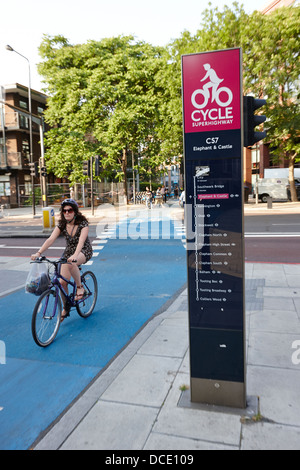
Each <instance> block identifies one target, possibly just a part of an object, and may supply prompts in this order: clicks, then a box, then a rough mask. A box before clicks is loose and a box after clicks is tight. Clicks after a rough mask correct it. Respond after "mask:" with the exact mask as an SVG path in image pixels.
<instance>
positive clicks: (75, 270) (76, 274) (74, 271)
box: [68, 253, 86, 300]
mask: <svg viewBox="0 0 300 470" xmlns="http://www.w3.org/2000/svg"><path fill="white" fill-rule="evenodd" d="M85 262H86V257H85V255H84V254H83V253H80V254H79V256H78V258H77V262H76V263H72V265H68V266H69V267H70V272H71V276H72V277H73V279H74V282H75V284H76V286H77V294H76V297H75V300H80V298H82V297H83V295H84V288H83V287H79V286H81V273H80V270H79V267H78V266H81V265H82V264H84V263H85Z"/></svg>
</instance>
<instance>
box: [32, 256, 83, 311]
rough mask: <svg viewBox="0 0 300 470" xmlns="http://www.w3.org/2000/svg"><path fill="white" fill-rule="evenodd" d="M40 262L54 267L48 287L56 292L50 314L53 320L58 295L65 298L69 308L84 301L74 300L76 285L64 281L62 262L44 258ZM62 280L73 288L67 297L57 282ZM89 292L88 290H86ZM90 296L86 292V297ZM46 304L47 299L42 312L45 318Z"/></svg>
mask: <svg viewBox="0 0 300 470" xmlns="http://www.w3.org/2000/svg"><path fill="white" fill-rule="evenodd" d="M40 259H41V260H42V261H47V262H48V263H50V264H52V265H53V266H54V267H55V272H54V277H53V279H52V281H51V285H50V289H51V288H53V287H54V288H55V292H56V298H55V303H54V307H53V313H52V318H54V316H55V313H56V310H57V303H58V296H59V293H61V294H62V295H64V296H65V298H66V302H67V303H68V304H69V305H70V306H71V307H75V306H76V304H77V303H80V302H82V301H83V300H84V299H82V300H79V301H77V300H74V299H75V294H76V290H77V286H76V283H75V282H73V281H71V280H68V279H66V278H65V277H64V276H63V275H62V274H61V272H60V271H61V266H62V264H66V263H64V262H63V261H61V260H60V261H55V262H54V261H50V260H49V259H47V258H45V257H41V258H40ZM60 279H62V280H63V281H65V282H66V283H67V284H68V285H70V286H71V287H72V288H73V291H72V292H71V294H70V295H69V294H68V293H67V292H66V291H65V289H64V288H63V286H62V285H61V283H60V282H59V280H60ZM88 290H89V289H88ZM89 295H91V292H90V291H89V292H88V296H89ZM48 302H49V297H48V299H47V301H46V303H45V307H44V312H43V316H45V312H46V311H47V307H48Z"/></svg>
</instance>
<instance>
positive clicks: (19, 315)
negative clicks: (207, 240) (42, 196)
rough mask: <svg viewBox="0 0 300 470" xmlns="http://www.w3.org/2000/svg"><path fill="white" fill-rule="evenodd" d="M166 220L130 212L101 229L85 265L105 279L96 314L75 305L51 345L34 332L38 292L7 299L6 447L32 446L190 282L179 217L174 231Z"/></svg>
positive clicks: (0, 305) (0, 379)
mask: <svg viewBox="0 0 300 470" xmlns="http://www.w3.org/2000/svg"><path fill="white" fill-rule="evenodd" d="M167 225H168V221H165V227H167ZM163 226H164V223H163V222H162V220H160V221H158V220H157V221H156V222H155V223H153V222H152V223H151V224H150V222H149V221H148V220H147V219H146V218H145V219H141V220H140V221H139V220H137V219H134V220H133V219H128V218H127V219H126V220H123V221H121V222H120V223H119V224H118V225H117V226H116V227H114V228H113V229H112V230H111V231H110V232H106V235H99V239H98V240H97V241H96V243H94V247H95V255H96V256H95V257H94V258H93V264H92V266H89V267H86V268H85V269H86V270H87V269H90V268H91V269H92V270H93V272H94V273H95V274H96V276H97V279H98V284H99V299H98V303H97V306H96V308H95V311H94V314H93V315H92V316H91V317H90V318H88V319H86V320H84V319H82V318H80V317H79V316H78V315H77V313H76V312H72V314H71V317H70V318H69V319H67V320H66V321H65V322H64V323H63V325H62V326H61V328H60V331H59V333H58V336H57V338H56V340H55V342H54V343H53V344H52V345H51V346H50V347H48V348H46V349H41V348H39V347H38V346H36V345H35V343H34V342H33V339H32V336H31V315H32V310H33V308H34V304H35V302H36V300H37V299H36V297H34V296H31V295H28V294H25V293H24V290H21V291H18V292H15V293H14V294H11V295H9V296H6V297H4V298H2V299H0V341H2V342H4V343H5V347H6V364H5V365H4V364H1V363H0V449H2V450H5V449H12V450H23V449H28V448H29V447H30V445H31V444H32V443H33V442H34V441H35V440H36V439H37V438H38V436H39V435H40V433H41V432H43V431H44V430H45V429H47V427H48V426H49V425H50V424H51V423H52V422H53V421H54V420H55V419H56V418H57V417H58V416H59V415H60V414H61V413H62V412H63V411H64V410H65V409H66V407H67V406H68V405H69V404H70V403H71V402H72V401H73V400H74V399H75V398H76V397H77V396H78V395H79V394H80V393H81V392H82V391H83V390H84V389H85V387H87V386H88V384H89V383H90V382H91V381H92V380H93V378H94V377H95V376H97V375H98V374H99V372H101V370H102V369H103V368H104V367H105V366H106V365H107V364H108V362H109V361H110V360H111V359H112V358H113V357H114V356H115V355H116V354H117V353H118V352H119V351H120V350H121V349H122V348H123V347H124V346H125V345H126V344H127V343H128V341H130V339H131V338H132V337H133V336H134V335H135V333H136V332H137V331H138V330H139V329H140V328H141V327H142V326H143V325H144V323H145V322H146V321H147V320H148V319H149V318H151V317H152V316H153V314H154V313H155V312H157V311H158V310H159V309H160V308H161V307H162V306H163V305H164V304H165V303H166V302H167V301H168V300H169V299H170V298H171V297H172V296H173V295H174V294H175V293H176V291H178V289H180V288H181V287H182V286H183V285H184V284H185V282H186V254H185V250H184V248H183V243H182V241H181V239H180V238H179V236H178V235H176V231H175V228H174V223H173V221H170V224H169V227H170V228H169V229H167V232H168V231H169V233H167V234H166V233H165V231H164V229H163ZM179 230H180V229H179ZM126 233H127V234H128V233H129V234H130V235H131V236H132V237H133V238H136V239H132V238H128V237H127V238H126V237H125V236H124V234H126ZM169 235H170V236H169ZM109 237H110V238H109Z"/></svg>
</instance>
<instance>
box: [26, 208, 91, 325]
mask: <svg viewBox="0 0 300 470" xmlns="http://www.w3.org/2000/svg"><path fill="white" fill-rule="evenodd" d="M61 234H62V235H64V236H65V239H66V244H67V246H66V249H65V251H64V254H63V257H64V258H66V259H67V260H68V262H69V263H72V264H63V265H62V267H61V274H62V276H64V277H65V278H66V279H68V280H70V279H71V277H73V279H74V281H75V283H76V285H77V292H76V297H75V300H81V299H82V298H83V296H84V288H83V286H82V285H81V274H80V271H79V267H78V266H80V265H82V264H85V263H86V262H87V261H89V260H90V259H91V257H92V256H93V249H92V245H91V243H90V240H89V238H88V234H89V224H88V221H87V219H86V218H85V216H84V215H83V214H82V213H81V212H79V208H78V204H77V202H76V201H75V200H74V199H65V200H64V201H63V202H62V203H61V210H60V220H59V222H58V225H57V226H56V227H55V229H54V230H53V232H52V234H51V236H50V237H49V238H48V239H47V240H46V241H45V243H44V244H43V246H42V247H41V248H40V249H39V251H38V252H37V253H35V254H33V255H31V259H32V260H35V259H37V258H39V257H40V256H41V255H42V254H43V253H44V251H46V250H47V249H48V248H49V247H50V246H51V245H53V243H54V242H55V240H56V239H57V238H58V237H59V236H60V235H61ZM61 284H62V286H63V288H64V289H65V291H66V292H67V289H68V284H67V283H66V282H65V281H63V280H61ZM63 303H64V309H63V312H62V317H61V318H62V321H63V320H64V319H65V318H66V317H67V316H68V315H69V310H70V308H69V307H68V305H66V303H65V299H64V298H63Z"/></svg>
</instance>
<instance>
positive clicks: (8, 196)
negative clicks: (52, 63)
mask: <svg viewBox="0 0 300 470" xmlns="http://www.w3.org/2000/svg"><path fill="white" fill-rule="evenodd" d="M46 101H47V96H46V95H44V94H43V93H40V92H37V91H35V90H31V106H32V116H33V117H34V119H33V123H32V141H33V146H32V147H33V148H32V153H33V161H35V162H38V161H39V158H40V157H41V146H40V126H39V125H38V124H37V121H38V117H41V116H42V114H43V112H44V110H45V108H46ZM4 102H5V104H4ZM28 111H29V100H28V88H27V87H25V86H23V85H20V84H19V83H16V84H13V85H5V86H4V87H1V100H0V118H1V119H0V204H1V205H5V206H6V207H18V206H20V205H23V203H24V202H26V198H27V196H28V198H29V197H30V194H31V193H32V188H31V176H30V167H29V161H30V126H29V117H28ZM38 182H39V180H38V179H37V180H36V181H35V183H38Z"/></svg>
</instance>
